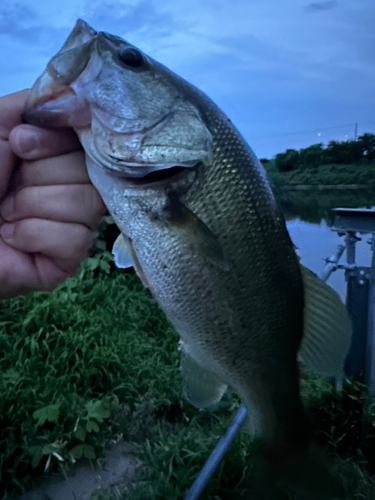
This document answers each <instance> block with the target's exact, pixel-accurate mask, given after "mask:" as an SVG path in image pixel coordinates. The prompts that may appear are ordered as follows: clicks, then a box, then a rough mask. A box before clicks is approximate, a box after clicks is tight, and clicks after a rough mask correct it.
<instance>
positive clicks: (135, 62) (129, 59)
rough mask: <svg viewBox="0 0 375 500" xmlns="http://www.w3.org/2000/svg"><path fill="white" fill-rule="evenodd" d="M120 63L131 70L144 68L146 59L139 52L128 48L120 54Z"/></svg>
mask: <svg viewBox="0 0 375 500" xmlns="http://www.w3.org/2000/svg"><path fill="white" fill-rule="evenodd" d="M118 57H119V59H120V61H121V62H122V63H123V64H125V66H128V67H129V68H140V67H141V66H143V63H144V58H143V56H142V54H141V53H140V52H139V50H136V49H132V48H128V49H124V50H123V51H121V52H120V53H119V54H118Z"/></svg>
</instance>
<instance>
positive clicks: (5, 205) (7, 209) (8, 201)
mask: <svg viewBox="0 0 375 500" xmlns="http://www.w3.org/2000/svg"><path fill="white" fill-rule="evenodd" d="M0 213H1V216H2V217H3V219H5V220H8V219H9V218H10V217H11V216H12V214H13V213H14V197H13V196H8V198H5V200H4V201H3V202H2V204H1V205H0Z"/></svg>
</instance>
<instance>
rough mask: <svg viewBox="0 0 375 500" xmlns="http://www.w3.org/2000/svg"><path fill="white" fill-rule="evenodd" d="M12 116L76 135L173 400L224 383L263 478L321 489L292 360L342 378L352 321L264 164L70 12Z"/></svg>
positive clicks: (184, 87) (213, 118)
mask: <svg viewBox="0 0 375 500" xmlns="http://www.w3.org/2000/svg"><path fill="white" fill-rule="evenodd" d="M24 118H25V120H26V121H28V122H30V123H34V124H36V125H39V126H45V127H67V126H69V127H73V128H74V130H75V131H76V132H77V134H78V136H79V138H80V140H81V143H82V146H83V148H84V150H85V152H86V161H87V167H88V172H89V175H90V178H91V180H92V182H93V184H94V185H95V186H96V188H97V189H98V191H99V192H100V194H101V195H102V197H103V200H104V202H105V203H106V205H107V207H108V209H109V211H110V212H111V214H112V215H113V217H114V220H115V221H116V223H117V225H118V226H119V228H120V230H121V232H122V236H121V237H120V238H119V239H118V240H117V242H116V244H115V246H114V254H115V261H116V263H117V264H118V265H119V266H120V267H126V266H129V265H133V266H134V267H135V269H136V271H137V273H138V275H139V277H140V278H141V280H142V282H143V283H144V284H145V286H147V287H148V288H149V289H150V291H151V293H152V294H153V296H154V297H155V299H156V301H157V302H158V304H159V305H160V307H161V308H162V309H163V311H164V312H165V313H166V315H167V317H168V319H169V320H170V321H171V323H172V324H173V325H174V327H175V328H176V330H177V332H178V334H179V335H180V339H181V340H180V350H181V355H182V364H181V369H182V372H183V375H184V378H185V382H184V394H185V396H186V397H187V398H188V399H189V400H190V401H191V402H192V403H193V404H195V405H196V406H198V407H200V408H208V407H212V406H215V405H216V404H217V403H218V402H219V401H220V399H221V397H222V395H223V393H224V392H225V389H226V387H227V385H230V386H232V387H233V388H234V390H235V391H236V392H237V393H238V394H239V395H240V397H241V398H242V399H243V401H244V403H245V404H246V406H247V407H248V409H249V413H250V418H249V429H250V430H251V431H252V432H253V433H254V434H256V435H257V436H259V437H260V438H262V439H263V440H264V441H265V443H266V453H265V454H264V457H266V462H267V457H272V460H268V465H269V467H270V468H273V469H274V473H275V474H276V472H277V473H279V472H280V471H281V472H282V470H283V468H285V464H288V467H290V468H291V469H293V467H294V465H295V467H294V471H295V473H294V476H296V475H299V474H300V472H301V470H302V469H303V468H305V469H309V470H310V472H311V474H312V475H313V476H314V471H315V475H317V474H318V475H320V476H324V480H323V481H320V483H322V482H323V489H324V488H326V489H327V491H328V490H330V489H332V491H333V490H334V489H335V488H336V485H335V483H334V482H332V483H330V477H329V474H328V472H327V473H326V474H325V475H324V474H323V467H320V465H319V464H318V463H317V461H318V459H316V458H315V456H314V455H313V454H311V453H310V451H309V450H310V438H311V431H310V428H309V424H308V419H307V417H306V415H305V412H304V410H303V407H302V403H301V400H300V395H299V381H298V365H297V357H299V359H300V360H301V361H302V362H304V363H305V364H306V365H307V366H308V367H310V368H312V369H314V370H315V371H317V372H318V373H320V374H322V375H325V376H335V377H340V376H341V375H342V371H343V364H344V359H345V356H346V353H347V350H348V347H349V343H350V335H351V326H350V320H349V318H348V315H347V312H346V309H345V308H344V306H343V305H342V304H341V302H340V301H339V299H338V297H337V296H336V295H335V294H334V293H333V292H332V290H331V289H329V288H328V287H327V286H326V285H325V284H323V283H321V282H320V281H319V280H318V279H317V278H316V277H315V276H314V275H313V274H312V273H310V272H309V271H307V270H306V269H304V268H303V267H301V266H300V265H299V263H298V260H297V258H296V255H295V252H294V249H293V245H292V243H291V241H290V238H289V235H288V233H287V231H286V228H285V222H284V219H283V216H282V214H281V213H280V210H279V208H278V206H277V204H276V201H275V198H274V196H273V194H272V191H271V188H270V185H269V183H268V180H267V176H266V174H265V172H264V169H263V167H262V166H261V164H260V163H259V162H258V160H257V159H256V158H255V156H254V154H253V153H252V151H251V149H250V148H249V147H248V145H247V144H246V142H245V141H244V140H243V138H242V137H241V135H240V134H239V133H238V131H237V130H236V129H235V128H234V127H233V125H232V124H231V123H230V121H229V120H228V119H227V117H226V116H225V115H224V114H223V113H222V112H221V111H220V109H219V108H217V106H216V105H215V104H214V103H213V102H212V101H211V100H210V99H209V98H208V97H207V96H205V95H204V94H203V93H202V92H200V91H199V90H198V89H196V88H195V87H193V86H192V85H190V84H188V83H187V82H186V81H185V80H183V79H181V78H180V77H178V76H177V75H175V74H174V73H172V72H171V71H169V70H168V69H167V68H165V67H164V66H163V65H161V64H160V63H158V62H156V61H154V60H153V59H151V58H150V57H148V56H147V55H145V54H144V53H142V52H141V51H140V50H139V49H137V48H135V47H134V46H132V45H131V44H129V43H128V42H126V41H124V40H122V39H121V38H118V37H116V36H113V35H110V34H108V33H104V32H96V31H95V30H93V29H92V28H91V27H89V26H88V25H87V24H86V23H84V22H83V21H78V22H77V25H76V27H75V28H74V30H73V31H72V33H71V35H70V37H69V38H68V40H67V41H66V43H65V45H64V46H63V48H62V49H61V51H60V52H59V53H58V54H57V55H56V56H54V57H53V58H52V59H51V61H50V62H49V63H48V65H47V68H46V70H45V72H44V73H43V74H42V76H41V77H40V78H39V79H38V80H37V82H36V83H35V85H34V87H33V88H32V89H31V91H30V94H29V97H28V100H27V103H26V108H25V112H24ZM304 304H305V305H304ZM293 464H294V465H293ZM301 464H302V465H301ZM276 475H277V474H276ZM290 475H291V476H293V472H291V474H290ZM307 482H308V481H307ZM313 483H314V484H318V483H319V481H316V480H315V479H314V480H313V481H312V482H311V481H310V482H309V486H308V487H307V488H308V489H311V485H312V484H313Z"/></svg>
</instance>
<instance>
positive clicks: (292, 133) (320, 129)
mask: <svg viewBox="0 0 375 500" xmlns="http://www.w3.org/2000/svg"><path fill="white" fill-rule="evenodd" d="M355 125H356V124H355V123H347V124H346V125H336V126H334V127H321V128H317V129H314V130H304V131H299V132H284V133H281V134H272V135H266V136H264V135H263V136H258V137H254V136H253V138H254V139H268V138H272V137H289V136H292V135H305V134H313V133H315V132H321V131H322V130H334V129H340V128H348V127H354V126H355ZM357 125H358V126H359V125H362V126H364V125H375V122H368V123H357Z"/></svg>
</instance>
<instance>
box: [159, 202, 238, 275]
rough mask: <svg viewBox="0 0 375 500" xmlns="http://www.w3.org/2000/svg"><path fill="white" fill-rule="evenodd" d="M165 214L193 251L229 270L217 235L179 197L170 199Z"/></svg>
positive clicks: (169, 222) (172, 226)
mask: <svg viewBox="0 0 375 500" xmlns="http://www.w3.org/2000/svg"><path fill="white" fill-rule="evenodd" d="M165 213H166V215H167V222H168V224H170V226H171V228H172V229H173V230H175V231H179V232H180V233H181V235H182V236H183V237H184V238H186V239H188V240H189V242H190V243H191V246H192V250H193V251H195V252H196V253H198V254H199V255H202V256H204V257H205V258H206V259H207V260H208V261H209V262H211V263H212V264H214V265H216V266H218V267H220V268H221V269H223V270H225V271H227V270H228V269H229V264H228V262H227V261H226V260H225V256H224V253H223V249H222V248H221V245H220V243H219V241H218V239H217V237H216V236H215V234H214V233H213V232H212V231H211V230H210V229H209V228H208V227H207V226H206V224H205V223H204V222H202V221H201V220H200V218H199V217H198V216H197V215H195V214H194V212H192V211H191V210H190V209H189V208H187V207H186V206H185V205H184V204H183V203H181V202H180V200H179V199H178V198H177V197H175V196H171V197H170V198H169V202H168V204H167V206H166V207H165Z"/></svg>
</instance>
